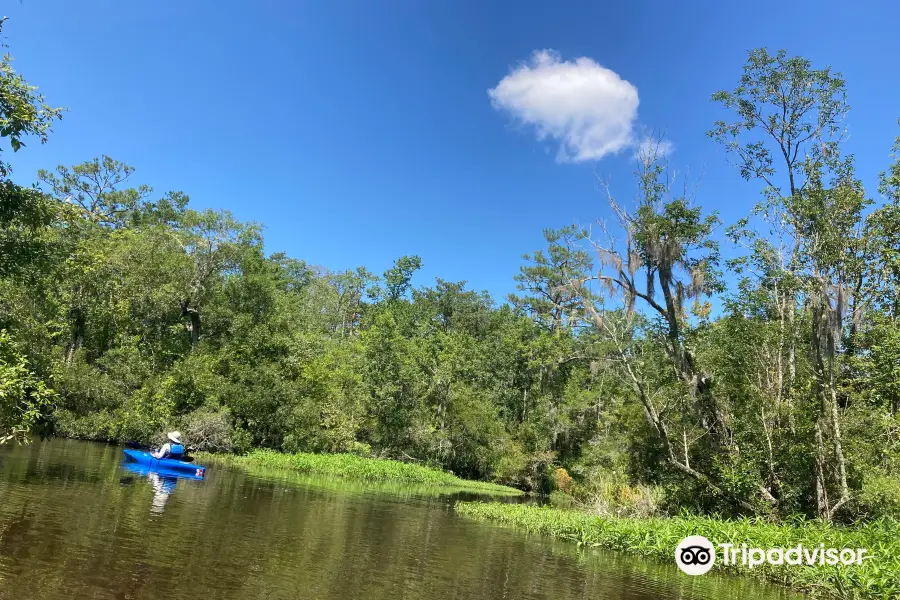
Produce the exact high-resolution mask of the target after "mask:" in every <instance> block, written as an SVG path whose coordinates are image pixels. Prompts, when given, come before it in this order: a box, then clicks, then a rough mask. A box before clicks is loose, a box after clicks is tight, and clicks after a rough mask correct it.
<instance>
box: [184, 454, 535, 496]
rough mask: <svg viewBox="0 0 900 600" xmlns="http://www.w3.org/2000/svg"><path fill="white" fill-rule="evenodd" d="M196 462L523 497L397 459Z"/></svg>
mask: <svg viewBox="0 0 900 600" xmlns="http://www.w3.org/2000/svg"><path fill="white" fill-rule="evenodd" d="M197 459H198V460H200V461H202V462H205V463H207V464H211V465H221V466H225V467H232V468H238V469H242V470H245V471H254V470H257V471H259V470H267V471H271V470H285V471H293V472H296V473H305V474H311V475H330V476H336V477H343V478H346V479H354V480H359V481H397V482H401V483H411V484H417V485H429V486H436V487H448V488H456V489H460V490H469V491H473V492H485V493H490V494H504V495H521V494H522V492H521V491H519V490H517V489H514V488H511V487H507V486H504V485H498V484H495V483H488V482H484V481H469V480H467V479H460V478H459V477H456V476H455V475H453V474H451V473H447V472H445V471H440V470H438V469H432V468H430V467H423V466H420V465H413V464H408V463H402V462H399V461H395V460H384V459H379V458H364V457H361V456H356V455H354V454H307V453H298V454H283V453H281V452H274V451H272V450H254V451H252V452H250V453H249V454H247V455H245V456H234V455H226V454H208V453H199V454H198V456H197Z"/></svg>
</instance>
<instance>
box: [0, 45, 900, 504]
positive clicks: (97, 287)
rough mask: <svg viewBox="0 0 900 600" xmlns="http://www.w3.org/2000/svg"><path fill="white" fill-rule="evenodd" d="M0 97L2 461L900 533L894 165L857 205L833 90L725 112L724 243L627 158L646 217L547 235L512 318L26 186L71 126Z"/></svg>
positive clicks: (242, 238)
mask: <svg viewBox="0 0 900 600" xmlns="http://www.w3.org/2000/svg"><path fill="white" fill-rule="evenodd" d="M0 85H2V88H0V134H2V136H3V138H4V140H5V141H6V142H8V144H7V145H8V148H4V150H3V154H2V155H0V158H2V161H3V162H2V163H0V176H2V185H0V194H2V195H0V330H2V333H0V400H2V406H0V430H2V431H3V432H4V435H6V436H17V435H19V436H21V435H26V434H27V433H28V432H29V431H31V430H36V431H38V432H41V433H47V434H50V433H53V434H57V435H64V436H73V437H79V438H86V439H95V440H113V441H145V442H147V441H151V440H152V439H154V437H155V436H157V435H158V434H159V433H160V432H162V431H164V430H166V429H172V428H179V429H180V430H181V431H182V432H184V434H185V435H186V437H187V439H188V440H189V442H190V443H191V444H193V445H194V446H195V447H197V448H201V449H205V450H211V451H227V452H243V451H246V450H249V449H251V448H256V447H262V448H271V449H276V450H281V451H286V452H292V451H312V452H351V453H357V454H360V455H364V456H380V457H389V458H396V459H399V460H403V461H410V462H417V463H422V464H428V465H433V466H439V467H442V468H444V469H447V470H450V471H452V472H453V473H455V474H457V475H459V476H462V477H468V478H478V479H485V480H493V481H499V482H504V483H508V484H512V485H516V486H519V487H521V488H524V489H537V490H549V489H551V488H553V487H556V488H559V489H562V490H563V491H566V492H568V493H569V494H571V495H572V496H573V497H574V498H575V499H576V501H578V502H583V503H596V505H597V508H598V509H602V510H606V511H609V512H612V513H616V514H621V513H622V512H623V511H624V512H628V513H629V514H631V513H633V512H635V511H646V512H653V511H656V510H678V509H679V508H681V507H687V508H689V509H692V510H698V511H706V512H709V511H717V512H719V513H721V514H758V515H770V516H773V517H786V516H788V515H794V514H804V515H809V516H818V517H822V518H825V519H839V520H852V519H858V518H865V517H876V516H881V515H886V514H897V513H898V512H900V484H898V479H897V475H898V468H900V462H898V461H900V415H898V409H900V328H898V322H897V319H898V311H900V291H898V290H900V285H898V284H900V161H898V156H897V155H896V154H895V155H893V156H892V158H891V159H888V158H887V156H888V150H889V149H887V148H885V156H886V160H885V168H886V170H885V172H884V174H883V175H882V177H881V181H880V187H879V189H878V190H877V193H876V192H875V191H874V190H873V191H871V192H870V191H869V190H866V189H864V188H863V185H862V183H861V182H860V181H859V179H858V178H857V177H856V175H855V172H854V165H853V157H852V156H851V155H848V154H846V153H845V152H844V148H843V140H844V139H845V138H846V135H845V131H844V127H845V121H846V117H847V115H848V110H849V106H848V101H847V98H846V91H845V83H844V81H843V79H842V77H841V76H840V75H839V74H837V73H835V72H833V71H831V70H830V69H818V68H815V67H814V66H813V65H812V63H811V62H809V61H807V60H805V59H802V58H797V57H790V56H788V55H786V54H785V53H784V52H778V53H776V54H771V53H768V52H767V51H765V50H756V51H753V52H751V53H750V54H749V59H748V62H747V64H746V65H745V67H744V69H743V72H742V73H740V74H739V80H738V85H737V87H736V88H735V89H733V90H731V91H723V92H719V93H716V94H715V95H714V96H713V100H714V101H715V102H716V103H717V104H718V105H720V106H721V107H724V109H726V110H725V111H723V114H724V113H725V112H727V113H728V114H729V115H730V117H729V120H724V121H721V122H717V123H712V129H711V131H710V132H709V135H710V137H711V138H712V139H713V140H714V141H715V142H717V143H719V144H721V145H722V147H723V148H724V149H725V150H726V151H727V153H728V156H729V157H730V158H731V159H732V161H733V162H734V163H735V164H736V166H737V168H738V169H739V170H740V173H741V175H742V176H743V178H744V179H746V180H747V184H746V185H747V186H748V188H750V187H752V188H754V189H758V190H759V191H760V193H761V196H760V201H759V204H758V205H757V206H756V207H755V208H754V209H753V210H752V212H751V213H750V214H748V215H747V218H745V219H742V220H741V221H739V222H738V223H734V224H722V223H720V221H719V219H718V217H717V216H716V214H715V212H713V211H709V210H704V209H703V208H701V205H702V202H701V201H700V198H701V197H702V188H701V189H700V192H699V197H694V193H692V192H691V191H690V190H691V188H690V186H686V185H683V184H682V182H676V180H675V179H673V178H672V177H671V176H670V172H669V169H668V165H667V164H666V157H665V156H664V153H662V152H657V151H656V150H654V145H653V144H644V145H643V146H642V148H643V150H642V151H641V156H640V159H639V160H638V161H637V172H636V175H635V186H634V188H635V190H636V193H635V195H634V197H633V198H629V199H628V200H627V201H625V200H622V199H619V198H616V197H615V196H614V195H613V194H612V193H608V194H606V197H603V198H602V199H603V200H604V201H607V200H608V205H609V206H608V209H607V208H603V207H600V209H598V212H602V213H603V214H606V215H609V216H610V218H609V219H608V220H607V221H605V222H604V223H602V224H600V225H597V226H594V227H592V228H591V231H590V232H588V231H585V230H583V229H581V228H579V227H576V226H570V227H565V228H562V229H559V230H547V231H545V237H546V247H544V248H541V249H539V250H536V251H535V252H533V253H531V254H528V255H525V256H524V258H523V265H522V267H521V269H520V271H519V273H518V274H517V275H515V280H516V282H517V286H518V289H519V292H518V293H517V294H516V295H513V296H511V297H510V298H509V299H508V301H506V302H504V303H498V302H495V301H494V300H493V299H492V298H491V297H490V296H489V295H487V294H486V293H483V292H477V291H473V290H471V289H468V288H467V287H466V286H465V283H464V282H453V281H444V280H440V279H438V280H436V281H435V282H434V284H432V285H430V286H422V287H414V286H412V285H411V280H412V277H413V275H414V274H415V272H416V271H417V270H418V269H419V268H420V267H421V261H420V259H419V258H418V257H416V256H404V257H401V258H399V259H398V260H397V261H396V262H395V264H394V265H393V266H392V267H391V268H390V269H388V270H387V271H386V272H384V273H380V274H376V273H372V272H370V271H369V270H367V269H366V268H363V267H360V268H356V269H351V270H347V271H342V272H334V271H329V270H327V269H324V268H321V267H317V266H314V265H310V264H308V263H306V262H304V261H303V260H299V259H296V258H292V257H289V256H286V255H285V254H282V253H275V254H267V253H266V252H265V250H264V246H263V237H262V233H261V229H260V227H259V226H258V225H256V224H254V223H245V222H240V221H238V220H236V219H235V218H233V217H232V215H230V214H229V213H228V212H227V211H214V210H195V209H193V208H192V207H191V205H190V203H189V200H188V196H187V195H186V194H184V193H182V192H169V193H164V194H160V193H157V192H155V191H154V190H152V189H151V188H150V187H148V186H147V185H143V184H141V183H139V181H138V179H137V175H135V173H134V171H133V169H132V167H130V166H128V165H126V164H125V163H122V162H120V161H118V160H115V159H113V158H110V157H107V156H103V157H100V158H97V159H93V160H89V161H87V162H85V163H83V164H79V165H76V166H71V167H58V168H56V169H53V170H49V171H41V172H40V173H39V174H38V178H37V179H38V181H37V183H36V184H35V185H34V186H32V187H23V186H20V185H17V184H16V183H14V182H13V180H12V179H10V177H11V174H10V173H11V171H10V169H11V166H10V164H9V162H7V161H9V160H10V157H11V154H10V152H9V150H13V151H17V150H20V149H22V147H23V145H24V143H25V142H29V141H41V142H43V141H46V140H47V139H48V135H49V134H50V133H51V131H50V129H51V125H52V123H53V122H54V120H56V119H57V118H59V117H61V116H62V112H61V111H59V109H55V108H53V107H52V106H50V105H48V104H47V103H46V102H45V101H44V100H43V98H41V97H40V96H38V95H37V92H36V90H35V88H33V87H31V86H29V85H28V84H27V83H26V82H25V80H24V79H22V77H21V76H20V75H19V74H17V73H16V72H15V71H14V70H13V69H12V66H11V63H10V61H9V59H8V58H6V59H4V61H3V64H2V79H0ZM655 148H657V149H663V148H664V146H659V145H657V146H655ZM894 151H895V153H896V152H898V151H900V145H898V146H897V147H895V148H894ZM891 160H892V161H893V162H890V161H891ZM745 192H746V190H740V193H741V194H744V193H745ZM726 225H727V226H726ZM723 245H727V246H728V248H732V247H733V246H735V245H736V246H737V247H738V248H740V252H738V255H739V256H740V257H739V258H737V259H730V260H724V259H723V258H722V257H721V255H720V246H723ZM730 252H731V251H730ZM726 273H727V274H728V275H727V276H726Z"/></svg>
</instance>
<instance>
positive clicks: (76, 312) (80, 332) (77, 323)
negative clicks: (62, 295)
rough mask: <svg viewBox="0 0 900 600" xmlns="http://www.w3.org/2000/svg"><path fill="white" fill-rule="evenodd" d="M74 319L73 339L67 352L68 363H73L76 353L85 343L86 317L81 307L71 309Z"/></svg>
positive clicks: (70, 313) (71, 315) (70, 312)
mask: <svg viewBox="0 0 900 600" xmlns="http://www.w3.org/2000/svg"><path fill="white" fill-rule="evenodd" d="M69 315H70V317H71V319H72V341H71V343H70V344H69V350H68V352H67V353H66V365H71V364H72V362H73V361H74V360H75V353H76V352H77V351H78V350H79V349H80V348H81V347H82V346H83V345H84V330H85V317H84V311H82V310H81V309H80V308H73V309H72V310H71V311H69Z"/></svg>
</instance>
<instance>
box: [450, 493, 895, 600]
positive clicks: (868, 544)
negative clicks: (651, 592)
mask: <svg viewBox="0 0 900 600" xmlns="http://www.w3.org/2000/svg"><path fill="white" fill-rule="evenodd" d="M456 511H457V512H458V513H459V514H461V515H464V516H466V517H471V518H474V519H480V520H485V521H493V522H496V523H501V524H504V525H510V526H515V527H519V528H522V529H524V530H525V531H528V532H530V533H535V534H543V535H549V536H553V537H557V538H563V539H569V540H572V541H573V542H576V543H577V544H578V545H579V546H584V547H598V548H606V549H610V550H617V551H621V552H628V553H631V554H637V555H640V556H642V557H648V558H654V559H658V560H660V561H663V562H667V563H670V564H673V561H674V551H675V547H676V546H677V545H678V543H679V542H680V541H681V540H682V539H684V538H685V537H687V536H689V535H702V536H704V537H706V538H707V539H709V540H710V541H712V542H713V543H714V544H722V543H732V544H735V545H736V546H738V547H740V546H741V544H747V546H748V547H758V548H764V549H767V548H792V547H796V546H797V545H798V544H802V545H803V546H804V547H806V548H815V547H819V545H820V544H824V545H825V547H826V548H865V549H867V550H868V554H869V555H871V558H870V559H869V560H866V561H864V562H863V563H862V564H861V565H859V566H857V565H851V566H837V567H830V566H808V565H770V564H767V563H766V564H763V565H760V566H757V567H754V568H753V569H749V568H747V567H746V566H744V565H742V564H740V563H738V564H732V565H724V564H723V563H722V561H721V560H719V561H717V563H716V565H715V567H714V568H715V569H716V570H719V571H720V572H727V573H732V574H739V575H752V576H756V577H760V578H763V579H766V580H768V581H772V582H775V583H779V584H781V585H786V586H790V587H791V588H793V589H795V590H797V591H802V592H806V593H808V594H809V595H811V596H813V597H816V598H832V599H838V600H870V599H871V600H876V599H877V600H887V599H896V598H900V539H898V537H897V533H898V532H900V523H898V522H897V521H894V520H892V519H880V520H877V521H873V522H870V523H866V524H864V525H858V526H854V527H841V526H838V525H833V524H829V523H825V522H823V521H819V520H807V519H803V518H797V519H793V520H790V521H788V522H783V523H773V522H769V521H766V520H763V519H758V518H744V519H738V520H725V519H717V518H713V517H697V516H691V515H681V516H678V517H671V518H657V519H625V518H606V517H598V516H595V515H590V514H587V513H583V512H578V511H572V510H561V509H556V508H549V507H538V506H531V505H521V504H501V503H483V502H457V504H456Z"/></svg>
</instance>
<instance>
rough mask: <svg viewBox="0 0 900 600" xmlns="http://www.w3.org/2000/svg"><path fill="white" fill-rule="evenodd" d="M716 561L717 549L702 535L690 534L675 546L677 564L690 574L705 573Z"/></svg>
mask: <svg viewBox="0 0 900 600" xmlns="http://www.w3.org/2000/svg"><path fill="white" fill-rule="evenodd" d="M715 563H716V550H715V548H713V545H712V542H710V541H709V540H708V539H706V538H705V537H703V536H702V535H689V536H687V537H686V538H684V539H683V540H681V543H679V544H678V547H677V548H675V564H676V565H678V568H679V569H681V570H682V571H684V572H685V573H687V574H688V575H704V574H706V573H708V572H709V570H710V569H712V568H713V565H714V564H715Z"/></svg>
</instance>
